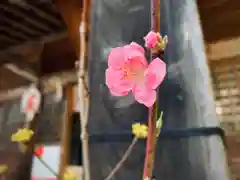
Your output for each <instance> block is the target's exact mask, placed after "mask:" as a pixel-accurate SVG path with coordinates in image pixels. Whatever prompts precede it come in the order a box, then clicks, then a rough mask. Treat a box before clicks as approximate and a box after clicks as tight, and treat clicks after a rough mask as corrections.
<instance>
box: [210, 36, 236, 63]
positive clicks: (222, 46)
mask: <svg viewBox="0 0 240 180" xmlns="http://www.w3.org/2000/svg"><path fill="white" fill-rule="evenodd" d="M239 45H240V36H239V37H238V38H235V39H230V40H224V41H218V42H216V43H210V44H207V55H208V59H209V60H210V61H212V60H220V59H227V58H231V57H234V56H238V55H240V49H239Z"/></svg>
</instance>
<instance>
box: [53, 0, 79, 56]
mask: <svg viewBox="0 0 240 180" xmlns="http://www.w3.org/2000/svg"><path fill="white" fill-rule="evenodd" d="M56 7H57V9H58V10H59V12H60V14H61V16H62V18H63V20H64V21H65V23H66V25H67V28H68V32H69V37H70V39H71V41H72V43H73V47H74V49H75V51H76V54H77V55H79V51H80V35H79V26H80V22H81V11H82V1H81V0H71V1H65V0H56Z"/></svg>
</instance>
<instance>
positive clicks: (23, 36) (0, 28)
mask: <svg viewBox="0 0 240 180" xmlns="http://www.w3.org/2000/svg"><path fill="white" fill-rule="evenodd" d="M0 31H4V32H7V33H9V34H10V35H12V36H14V37H18V38H20V39H23V40H29V39H31V37H29V36H27V35H26V34H23V33H21V32H20V31H16V30H14V29H12V28H9V27H6V26H0Z"/></svg>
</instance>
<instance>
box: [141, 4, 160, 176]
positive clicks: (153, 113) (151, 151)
mask: <svg viewBox="0 0 240 180" xmlns="http://www.w3.org/2000/svg"><path fill="white" fill-rule="evenodd" d="M151 4H152V7H151V8H152V10H151V21H152V22H151V23H152V30H153V31H155V32H160V0H152V1H151ZM154 56H156V54H155V55H154V54H153V53H152V58H153V57H154ZM157 104H158V101H157V100H156V102H155V104H154V105H153V107H151V108H149V112H148V137H147V147H146V154H145V162H144V169H143V180H147V179H149V180H150V179H152V172H153V168H154V158H155V151H156V139H157V137H156V135H157V129H156V120H157V110H158V105H157Z"/></svg>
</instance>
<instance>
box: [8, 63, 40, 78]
mask: <svg viewBox="0 0 240 180" xmlns="http://www.w3.org/2000/svg"><path fill="white" fill-rule="evenodd" d="M4 67H5V68H7V69H8V70H10V71H12V72H13V73H15V74H17V75H19V76H21V77H23V78H24V79H27V80H29V81H31V82H37V80H38V78H37V76H36V75H34V74H32V73H31V72H29V71H27V70H23V69H20V68H19V67H18V66H16V65H15V64H5V65H4Z"/></svg>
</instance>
